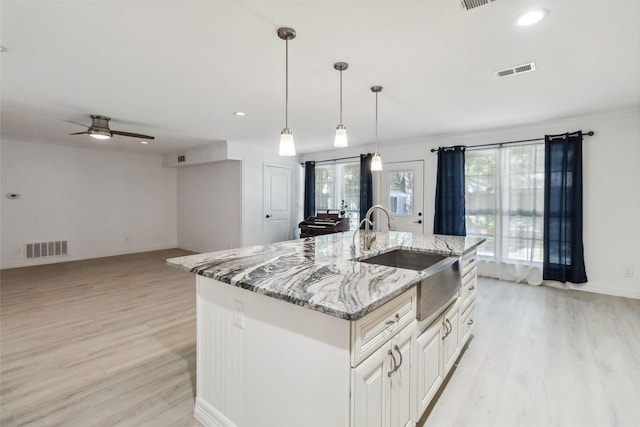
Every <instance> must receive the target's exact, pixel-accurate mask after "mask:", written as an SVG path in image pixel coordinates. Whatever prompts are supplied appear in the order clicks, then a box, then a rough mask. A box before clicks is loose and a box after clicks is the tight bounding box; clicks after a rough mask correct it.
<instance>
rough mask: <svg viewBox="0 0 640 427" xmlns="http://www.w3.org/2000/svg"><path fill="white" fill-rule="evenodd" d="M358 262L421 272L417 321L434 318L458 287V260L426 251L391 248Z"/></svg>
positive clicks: (442, 309)
mask: <svg viewBox="0 0 640 427" xmlns="http://www.w3.org/2000/svg"><path fill="white" fill-rule="evenodd" d="M359 261H360V262H365V263H368V264H378V265H384V266H387V267H394V268H406V269H407V270H415V271H419V272H421V273H422V275H423V276H424V277H423V279H422V280H421V281H420V283H419V284H418V320H424V319H428V318H435V317H437V316H438V315H439V314H440V313H442V312H443V311H444V309H445V308H446V306H447V303H448V302H449V301H450V300H451V299H452V298H453V297H454V296H455V295H456V293H457V292H458V289H460V259H459V258H458V257H447V256H443V255H437V254H431V253H427V252H416V251H410V250H406V249H395V250H392V251H389V252H385V253H382V254H379V255H375V256H372V257H369V258H365V259H361V260H359Z"/></svg>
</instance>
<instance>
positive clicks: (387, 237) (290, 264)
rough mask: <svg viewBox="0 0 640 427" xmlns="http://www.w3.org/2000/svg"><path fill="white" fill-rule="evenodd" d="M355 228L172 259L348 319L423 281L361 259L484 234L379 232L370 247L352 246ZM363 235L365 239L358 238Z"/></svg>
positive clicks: (447, 249)
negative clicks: (363, 250) (352, 231)
mask: <svg viewBox="0 0 640 427" xmlns="http://www.w3.org/2000/svg"><path fill="white" fill-rule="evenodd" d="M352 234H353V233H336V234H327V235H323V236H317V237H310V238H305V239H298V240H289V241H286V242H277V243H272V244H268V245H259V246H248V247H245V248H237V249H229V250H225V251H218V252H209V253H203V254H197V255H190V256H184V257H179V258H170V259H168V260H167V264H168V265H170V266H172V267H176V268H179V269H182V270H185V271H189V272H192V273H195V274H199V275H202V276H205V277H209V278H211V279H215V280H218V281H220V282H224V283H228V284H230V285H233V286H238V287H240V288H244V289H247V290H250V291H253V292H257V293H259V294H263V295H268V296H270V297H273V298H278V299H281V300H284V301H287V302H290V303H292V304H296V305H300V306H302V307H306V308H309V309H311V310H316V311H320V312H323V313H326V314H329V315H331V316H335V317H339V318H342V319H346V320H357V319H359V318H361V317H362V316H364V315H365V314H367V313H369V312H371V311H372V310H374V309H375V308H377V307H379V306H381V305H382V304H384V303H385V302H387V301H389V300H391V299H393V298H394V297H396V296H398V295H400V294H402V293H403V292H404V291H406V290H408V289H410V288H411V287H412V286H414V285H415V284H416V283H418V282H419V281H420V280H421V275H420V273H419V272H417V271H412V270H406V269H403V268H393V267H385V266H382V265H375V264H367V263H362V262H358V261H357V260H358V259H362V258H369V257H371V256H374V255H377V254H380V253H383V252H388V251H390V250H392V249H400V248H402V249H409V250H412V251H422V252H430V253H436V254H440V255H448V256H461V255H463V254H465V253H467V252H469V251H471V250H473V249H474V248H475V247H476V246H478V245H480V244H481V243H482V242H484V239H478V238H470V237H457V236H443V235H423V234H415V233H406V232H396V231H389V232H377V233H376V236H377V238H376V241H375V243H374V245H373V247H372V248H371V250H370V251H366V252H361V250H360V249H361V247H362V236H361V234H363V233H361V232H358V236H357V238H356V245H357V249H356V253H355V254H352V253H351V251H350V246H351V240H352ZM358 238H359V239H360V240H358Z"/></svg>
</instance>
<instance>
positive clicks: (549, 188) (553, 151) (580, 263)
mask: <svg viewBox="0 0 640 427" xmlns="http://www.w3.org/2000/svg"><path fill="white" fill-rule="evenodd" d="M544 149H545V151H544V240H543V242H544V243H543V245H544V263H543V267H542V278H543V279H544V280H557V281H559V282H563V283H565V282H573V283H585V282H586V281H587V273H586V271H585V266H584V245H583V242H582V132H576V133H572V134H568V133H567V134H564V135H547V136H545V138H544Z"/></svg>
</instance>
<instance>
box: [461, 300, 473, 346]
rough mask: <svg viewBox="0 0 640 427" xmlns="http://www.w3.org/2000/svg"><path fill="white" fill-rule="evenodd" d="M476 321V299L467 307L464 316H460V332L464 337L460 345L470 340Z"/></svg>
mask: <svg viewBox="0 0 640 427" xmlns="http://www.w3.org/2000/svg"><path fill="white" fill-rule="evenodd" d="M475 322H476V303H475V301H474V302H473V303H472V304H471V305H470V306H469V307H467V308H466V310H465V311H464V312H463V313H462V317H461V318H460V329H461V331H460V333H461V336H462V338H461V339H460V347H463V346H464V345H465V344H466V343H467V341H468V340H469V337H470V336H471V331H472V330H473V325H474V324H475Z"/></svg>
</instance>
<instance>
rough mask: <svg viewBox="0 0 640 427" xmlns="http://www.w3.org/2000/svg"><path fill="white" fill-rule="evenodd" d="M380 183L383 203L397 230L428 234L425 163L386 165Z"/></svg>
mask: <svg viewBox="0 0 640 427" xmlns="http://www.w3.org/2000/svg"><path fill="white" fill-rule="evenodd" d="M380 180H381V182H380V189H381V192H380V202H381V204H382V205H383V206H384V207H386V208H389V211H390V212H391V215H392V216H393V220H394V221H395V223H396V228H397V230H398V231H411V232H414V233H424V161H422V160H416V161H410V162H395V163H385V164H384V168H383V170H382V173H381V176H380Z"/></svg>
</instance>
